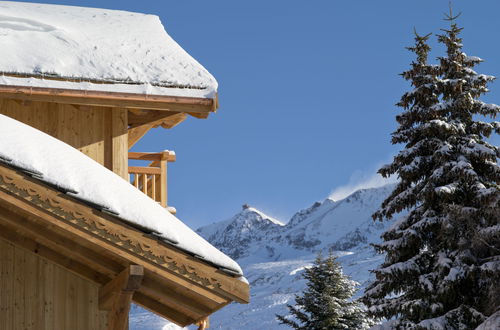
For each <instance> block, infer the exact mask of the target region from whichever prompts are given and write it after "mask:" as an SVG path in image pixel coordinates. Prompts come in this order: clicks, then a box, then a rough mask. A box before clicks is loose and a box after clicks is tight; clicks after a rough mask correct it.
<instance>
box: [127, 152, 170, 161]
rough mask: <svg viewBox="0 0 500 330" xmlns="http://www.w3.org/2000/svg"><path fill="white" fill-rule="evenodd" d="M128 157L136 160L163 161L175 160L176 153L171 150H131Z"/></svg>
mask: <svg viewBox="0 0 500 330" xmlns="http://www.w3.org/2000/svg"><path fill="white" fill-rule="evenodd" d="M128 159H134V160H149V161H161V160H166V161H167V162H175V160H176V155H175V152H173V151H170V150H165V151H162V152H134V151H129V153H128Z"/></svg>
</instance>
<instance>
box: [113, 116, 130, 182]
mask: <svg viewBox="0 0 500 330" xmlns="http://www.w3.org/2000/svg"><path fill="white" fill-rule="evenodd" d="M110 110H111V123H112V127H111V136H112V140H111V147H112V153H113V168H112V171H113V172H115V173H116V174H118V175H119V176H121V177H122V178H124V179H125V180H127V181H128V119H127V116H128V112H127V109H121V108H114V109H110Z"/></svg>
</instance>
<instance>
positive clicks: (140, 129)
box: [128, 123, 154, 149]
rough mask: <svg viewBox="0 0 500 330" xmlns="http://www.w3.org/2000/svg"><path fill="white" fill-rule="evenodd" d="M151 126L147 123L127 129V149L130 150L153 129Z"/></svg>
mask: <svg viewBox="0 0 500 330" xmlns="http://www.w3.org/2000/svg"><path fill="white" fill-rule="evenodd" d="M153 125H154V123H153V124H151V123H148V124H144V125H140V126H136V127H132V128H129V129H128V148H129V149H130V148H132V147H133V146H134V144H136V143H137V142H138V141H139V140H140V139H142V137H143V136H144V135H146V133H147V132H148V131H149V130H150V129H151V128H153Z"/></svg>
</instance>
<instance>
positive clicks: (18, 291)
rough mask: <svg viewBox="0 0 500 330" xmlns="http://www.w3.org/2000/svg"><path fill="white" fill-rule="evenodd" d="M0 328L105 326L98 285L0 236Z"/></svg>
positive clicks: (47, 329) (32, 329) (83, 328)
mask: <svg viewBox="0 0 500 330" xmlns="http://www.w3.org/2000/svg"><path fill="white" fill-rule="evenodd" d="M0 284H1V286H0V328H1V329H5V330H18V329H19V330H21V329H23V330H25V329H26V330H53V329H75V330H94V329H100V330H104V329H106V328H105V326H106V324H102V322H101V316H100V312H99V311H98V309H97V304H96V301H97V297H98V291H99V286H98V285H97V284H94V283H92V282H90V281H88V280H85V279H83V278H81V277H79V276H77V275H75V274H73V273H71V272H69V271H67V270H66V269H64V268H62V267H60V266H58V265H56V264H54V263H53V262H51V261H48V260H46V259H45V258H43V257H41V256H39V255H37V254H35V253H33V252H31V251H28V250H25V249H23V248H20V247H18V246H16V245H14V244H12V243H9V242H7V241H5V240H4V239H2V238H0Z"/></svg>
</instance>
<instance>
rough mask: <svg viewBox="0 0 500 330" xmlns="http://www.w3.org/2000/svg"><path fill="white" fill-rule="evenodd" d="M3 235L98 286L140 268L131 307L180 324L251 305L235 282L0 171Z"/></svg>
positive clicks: (10, 171) (34, 182)
mask: <svg viewBox="0 0 500 330" xmlns="http://www.w3.org/2000/svg"><path fill="white" fill-rule="evenodd" d="M0 237H2V238H3V239H5V240H8V241H11V242H12V243H13V244H16V245H19V246H21V247H24V248H26V249H29V250H32V251H33V252H35V253H37V254H39V255H40V256H42V257H44V258H47V259H49V260H52V261H53V262H56V263H57V264H59V265H61V266H62V267H65V268H66V269H68V270H69V271H72V272H74V273H76V274H78V275H80V276H82V277H84V278H86V279H88V280H90V281H92V282H94V283H97V284H99V285H102V286H103V287H105V286H106V284H108V283H110V281H112V280H113V279H115V278H117V277H118V276H119V275H120V274H122V273H123V271H124V270H125V269H127V268H128V267H130V265H139V266H141V267H143V268H144V278H143V282H142V285H141V286H140V288H139V289H138V290H137V291H136V292H135V293H134V296H133V301H134V302H135V303H137V304H139V305H141V306H143V307H145V308H146V309H148V310H150V311H152V312H154V313H156V314H158V315H160V316H163V317H165V318H167V319H169V320H171V321H173V322H175V323H177V324H178V325H181V326H186V325H189V324H193V323H196V322H198V321H200V320H202V319H204V318H205V317H207V316H208V315H210V314H212V313H213V312H215V311H217V310H218V309H220V308H222V307H224V306H225V305H227V304H229V303H230V302H232V301H236V302H240V303H248V302H249V286H248V283H246V282H244V281H242V280H241V279H240V278H239V277H238V276H233V275H231V274H228V273H227V272H225V271H223V270H221V269H218V268H217V267H215V266H214V265H212V264H209V263H206V262H204V261H203V260H201V259H198V258H197V256H195V255H190V254H188V253H186V252H185V251H182V250H179V249H177V248H175V247H174V246H170V245H168V244H167V243H165V242H163V241H160V240H158V239H157V238H156V237H155V236H154V233H148V232H145V231H144V230H141V228H138V227H137V226H132V225H130V224H127V223H124V222H123V221H121V220H119V219H117V218H115V217H113V216H111V215H109V214H106V213H104V212H101V211H98V210H97V209H95V208H93V207H91V206H89V205H86V204H84V203H82V202H81V201H79V200H75V199H74V198H72V197H70V196H68V195H67V194H65V193H63V192H61V191H59V190H58V189H57V187H53V186H49V185H47V184H45V183H44V182H42V181H40V180H38V179H35V178H32V177H31V176H29V175H28V174H26V173H24V172H21V171H18V170H16V169H14V168H10V167H8V166H4V165H0Z"/></svg>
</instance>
